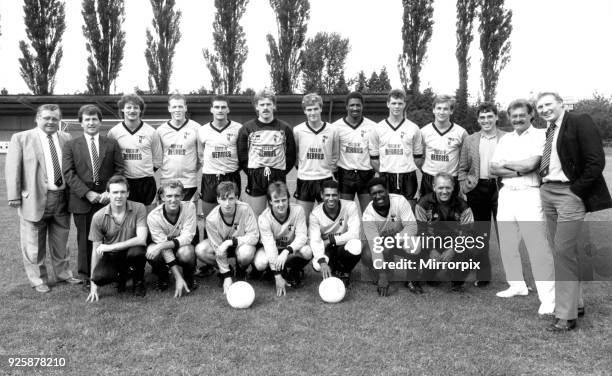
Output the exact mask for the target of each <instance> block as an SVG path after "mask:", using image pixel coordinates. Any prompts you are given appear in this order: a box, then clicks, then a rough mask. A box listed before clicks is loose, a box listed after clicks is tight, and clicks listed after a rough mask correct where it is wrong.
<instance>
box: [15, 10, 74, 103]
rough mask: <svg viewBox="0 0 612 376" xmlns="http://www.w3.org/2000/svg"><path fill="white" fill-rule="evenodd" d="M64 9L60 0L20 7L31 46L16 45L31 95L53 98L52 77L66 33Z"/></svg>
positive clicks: (58, 62)
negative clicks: (21, 55)
mask: <svg viewBox="0 0 612 376" xmlns="http://www.w3.org/2000/svg"><path fill="white" fill-rule="evenodd" d="M64 5H65V4H64V3H63V2H62V1H60V0H25V3H24V5H23V11H24V13H25V16H24V21H25V26H26V35H27V37H28V39H29V41H30V42H29V43H28V42H26V41H24V40H21V41H19V49H20V50H21V53H22V54H23V57H22V58H20V59H19V64H20V65H21V68H20V69H19V70H20V73H21V77H23V80H24V81H25V83H26V85H28V88H29V89H30V90H31V91H32V93H33V94H34V95H50V94H53V88H54V87H55V74H56V73H57V69H58V68H59V64H60V61H61V60H62V56H63V50H62V45H61V44H60V42H61V40H62V35H63V34H64V31H65V30H66V22H65V21H66V12H65V9H64ZM30 48H31V49H32V50H34V51H31V49H30Z"/></svg>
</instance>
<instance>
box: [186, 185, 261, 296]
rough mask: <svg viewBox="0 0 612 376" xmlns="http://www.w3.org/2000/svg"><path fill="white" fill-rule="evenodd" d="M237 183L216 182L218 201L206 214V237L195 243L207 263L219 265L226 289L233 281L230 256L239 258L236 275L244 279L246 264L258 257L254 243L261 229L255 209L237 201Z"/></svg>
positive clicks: (225, 290) (203, 260) (201, 259)
mask: <svg viewBox="0 0 612 376" xmlns="http://www.w3.org/2000/svg"><path fill="white" fill-rule="evenodd" d="M237 195H238V186H237V185H236V183H234V182H232V181H224V182H221V183H219V185H218V186H217V202H218V203H219V205H218V206H217V207H216V208H214V209H213V210H212V211H211V212H210V214H209V215H208V216H207V217H206V232H207V233H208V239H204V240H203V241H202V242H201V243H200V244H198V246H197V247H196V250H195V252H196V256H197V257H198V259H199V260H200V261H202V262H204V263H205V264H207V265H214V264H215V263H216V264H217V266H218V267H219V275H220V277H221V278H222V279H223V292H224V293H225V292H227V289H228V288H229V287H230V286H231V285H232V277H231V269H230V266H229V262H228V258H231V257H235V258H236V278H237V279H244V276H245V275H246V268H247V267H248V266H249V265H250V264H251V262H253V258H254V257H255V245H256V244H257V241H258V240H259V229H258V228H257V219H256V218H255V213H253V209H251V207H250V206H249V205H248V204H245V203H244V202H241V201H238V199H237V198H236V196H237Z"/></svg>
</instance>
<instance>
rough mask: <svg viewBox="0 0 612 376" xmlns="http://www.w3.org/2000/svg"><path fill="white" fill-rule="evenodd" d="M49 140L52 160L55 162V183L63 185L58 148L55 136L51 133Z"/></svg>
mask: <svg viewBox="0 0 612 376" xmlns="http://www.w3.org/2000/svg"><path fill="white" fill-rule="evenodd" d="M47 140H49V151H50V152H51V161H52V162H53V183H54V184H55V186H57V187H61V185H62V184H63V182H64V181H63V179H62V168H61V167H60V164H59V159H58V158H57V149H55V142H53V138H52V137H51V135H50V134H48V135H47Z"/></svg>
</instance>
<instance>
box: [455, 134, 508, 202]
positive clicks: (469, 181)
mask: <svg viewBox="0 0 612 376" xmlns="http://www.w3.org/2000/svg"><path fill="white" fill-rule="evenodd" d="M506 133H508V132H504V131H502V130H500V129H497V142H499V139H500V138H502V136H503V135H505V134H506ZM481 135H482V132H476V133H473V134H471V135H469V136H468V137H467V138H466V139H465V140H464V141H463V145H462V146H461V157H460V158H459V170H458V173H459V174H458V178H459V182H460V184H461V185H462V187H463V188H464V192H463V193H468V192H470V191H471V190H472V189H474V188H475V187H476V185H478V179H480V136H481ZM462 182H463V183H462Z"/></svg>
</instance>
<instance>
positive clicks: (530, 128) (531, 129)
mask: <svg viewBox="0 0 612 376" xmlns="http://www.w3.org/2000/svg"><path fill="white" fill-rule="evenodd" d="M534 129H535V128H534V127H533V125H532V124H530V125H529V128H527V129H525V131H524V132H523V133H521V134H518V133H517V132H516V131H512V133H511V134H512V135H514V136H517V137H521V136H524V135H526V134H530V133H531V132H533V130H534Z"/></svg>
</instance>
